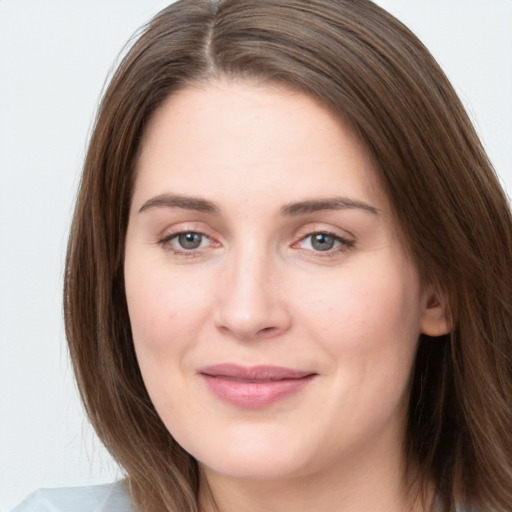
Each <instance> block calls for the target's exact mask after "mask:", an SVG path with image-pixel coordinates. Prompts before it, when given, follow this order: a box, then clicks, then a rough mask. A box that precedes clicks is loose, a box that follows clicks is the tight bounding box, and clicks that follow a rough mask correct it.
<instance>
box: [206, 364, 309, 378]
mask: <svg viewBox="0 0 512 512" xmlns="http://www.w3.org/2000/svg"><path fill="white" fill-rule="evenodd" d="M198 373H200V374H202V375H206V376H209V377H215V378H225V379H233V380H243V381H248V382H269V381H270V382H271V381H278V380H291V379H303V378H304V377H308V376H311V375H315V372H311V371H303V370H295V369H293V368H286V367H284V366H272V365H258V366H243V365H238V364H232V363H224V364H215V365H211V366H204V367H203V368H200V369H199V372H198Z"/></svg>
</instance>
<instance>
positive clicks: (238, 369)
mask: <svg viewBox="0 0 512 512" xmlns="http://www.w3.org/2000/svg"><path fill="white" fill-rule="evenodd" d="M198 374H199V375H200V376H201V377H202V378H203V380H204V381H205V382H206V384H207V386H208V389H209V390H210V391H211V392H212V393H213V394H214V395H215V396H216V397H217V398H220V399H221V400H223V401H225V402H228V403H229V404H231V405H234V406H236V407H241V408H245V409H259V408H262V407H266V406H269V405H271V404H273V403H275V402H277V401H279V400H282V399H284V398H286V397H288V396H290V395H293V394H295V393H298V392H299V391H301V390H302V389H303V388H304V387H305V386H307V384H309V383H310V382H311V381H312V380H313V379H314V377H315V376H316V375H317V374H316V373H312V372H305V371H299V370H294V369H291V368H284V367H280V366H253V367H246V366H239V365H235V364H221V365H214V366H207V367H204V368H201V369H200V370H199V372H198Z"/></svg>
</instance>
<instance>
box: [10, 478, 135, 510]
mask: <svg viewBox="0 0 512 512" xmlns="http://www.w3.org/2000/svg"><path fill="white" fill-rule="evenodd" d="M132 510H133V509H132V506H131V502H130V498H129V496H128V492H127V490H126V487H125V485H124V483H123V482H115V483H113V484H105V485H93V486H89V487H63V488H60V489H40V490H39V491H36V492H34V493H32V494H31V495H30V496H28V497H27V498H26V499H25V500H24V501H23V502H22V503H20V504H19V505H18V506H17V507H15V508H14V509H13V510H12V511H11V512H132Z"/></svg>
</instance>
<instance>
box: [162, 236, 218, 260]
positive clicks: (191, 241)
mask: <svg viewBox="0 0 512 512" xmlns="http://www.w3.org/2000/svg"><path fill="white" fill-rule="evenodd" d="M158 243H159V244H160V245H161V246H162V247H164V248H165V249H167V250H170V251H171V252H173V253H174V254H176V255H190V256H192V255H195V254H196V253H197V252H198V249H205V248H207V247H208V246H210V245H213V246H215V245H216V244H215V242H214V241H213V240H212V239H211V238H210V237H208V236H206V235H204V234H203V233H198V232H197V231H182V232H180V233H172V234H170V235H167V236H165V237H164V238H162V239H161V240H158Z"/></svg>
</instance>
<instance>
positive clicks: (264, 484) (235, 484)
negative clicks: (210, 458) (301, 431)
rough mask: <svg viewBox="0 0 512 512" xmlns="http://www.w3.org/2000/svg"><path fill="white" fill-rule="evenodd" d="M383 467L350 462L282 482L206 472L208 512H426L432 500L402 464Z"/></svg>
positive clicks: (387, 463) (204, 501)
mask: <svg viewBox="0 0 512 512" xmlns="http://www.w3.org/2000/svg"><path fill="white" fill-rule="evenodd" d="M397 459H398V458H391V459H390V460H381V461H379V462H380V463H379V464H375V459H373V460H372V458H368V459H366V460H372V464H364V461H363V462H361V463H360V464H354V461H347V462H346V463H345V464H337V465H336V467H332V468H329V469H330V470H328V471H323V472H321V473H314V472H311V473H309V474H303V475H299V476H294V477H289V478H282V479H279V480H271V481H270V480H257V481H254V480H248V479H242V478H232V477H229V476H226V475H221V474H219V473H215V472H214V471H211V470H209V469H207V468H202V470H201V476H202V480H201V481H202V485H201V492H200V504H201V510H202V511H204V512H291V511H293V512H311V510H314V511H315V512H340V511H343V512H362V511H365V512H366V511H382V510H386V512H427V511H429V510H431V508H432V501H433V495H431V496H429V497H428V499H427V500H422V499H421V495H420V493H419V492H418V490H419V489H418V485H413V484H412V483H411V478H410V477H409V478H407V477H406V476H405V468H404V464H403V463H402V459H400V460H397Z"/></svg>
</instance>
